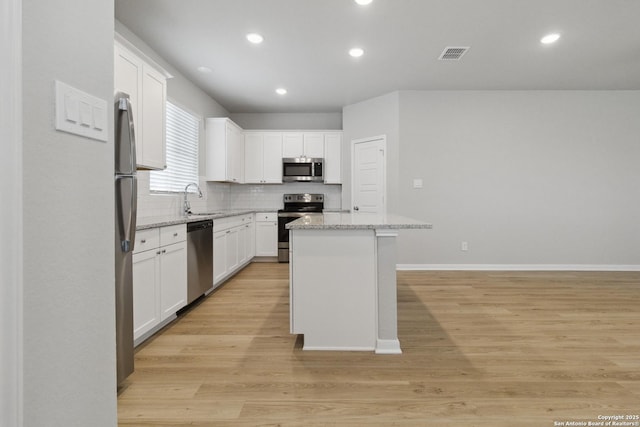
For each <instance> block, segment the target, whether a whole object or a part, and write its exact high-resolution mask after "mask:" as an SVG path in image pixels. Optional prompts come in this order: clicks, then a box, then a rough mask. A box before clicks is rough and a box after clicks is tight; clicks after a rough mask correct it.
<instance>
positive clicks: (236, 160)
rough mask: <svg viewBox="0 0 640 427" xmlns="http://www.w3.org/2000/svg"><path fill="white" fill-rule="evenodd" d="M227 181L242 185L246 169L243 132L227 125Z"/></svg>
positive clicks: (230, 124)
mask: <svg viewBox="0 0 640 427" xmlns="http://www.w3.org/2000/svg"><path fill="white" fill-rule="evenodd" d="M226 142H227V171H228V176H227V180H228V181H231V182H235V183H241V182H242V181H243V179H242V173H243V169H244V167H243V166H244V165H243V164H242V163H244V156H243V154H244V136H243V135H242V130H241V129H239V128H238V127H236V126H234V125H233V124H232V123H229V122H228V123H227V141H226Z"/></svg>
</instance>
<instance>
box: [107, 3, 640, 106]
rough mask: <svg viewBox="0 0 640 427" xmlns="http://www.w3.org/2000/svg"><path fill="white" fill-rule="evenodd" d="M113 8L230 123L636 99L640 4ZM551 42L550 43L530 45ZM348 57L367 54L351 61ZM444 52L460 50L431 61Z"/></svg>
mask: <svg viewBox="0 0 640 427" xmlns="http://www.w3.org/2000/svg"><path fill="white" fill-rule="evenodd" d="M115 4H116V9H115V11H116V18H117V19H118V20H119V21H120V22H122V23H123V24H124V25H125V26H126V27H128V28H129V29H130V30H131V31H132V32H134V33H135V34H136V35H138V36H139V37H140V38H141V39H142V40H144V41H145V42H146V43H147V44H148V45H149V46H151V47H152V48H153V49H154V50H155V51H156V52H157V53H158V54H159V55H160V56H162V57H163V58H164V59H165V60H167V61H168V62H169V63H171V64H172V65H173V66H175V68H176V69H177V70H179V71H180V72H181V73H182V74H184V75H185V76H186V77H187V78H188V79H189V80H191V81H193V82H194V83H195V84H196V85H197V86H199V87H200V88H202V89H203V90H204V91H205V92H207V93H208V94H210V95H211V96H212V97H213V98H214V99H215V100H216V101H218V102H219V103H220V104H221V105H223V106H224V107H225V108H226V109H227V110H229V111H230V112H232V113H252V112H253V113H256V112H259V113H264V112H339V111H342V107H343V106H344V105H349V104H353V103H356V102H359V101H362V100H365V99H369V98H372V97H375V96H379V95H383V94H386V93H389V92H393V91H396V90H411V89H416V90H474V89H477V90H518V89H522V90H538V89H588V90H600V89H602V90H604V89H640V21H639V18H640V1H639V0H536V1H532V0H373V2H372V3H371V4H370V5H368V6H359V5H357V4H356V3H355V2H354V1H353V0H116V1H115ZM250 32H257V33H260V34H261V35H262V36H264V42H263V43H262V44H260V45H253V44H251V43H249V42H248V41H247V39H246V38H245V36H246V34H247V33H250ZM551 32H557V33H559V34H561V38H560V40H559V41H558V42H557V43H555V44H552V45H543V44H542V43H540V38H541V37H542V36H544V35H546V34H548V33H551ZM354 46H359V47H361V48H363V49H364V50H365V54H364V55H363V56H362V57H360V58H352V57H350V56H349V55H348V53H347V52H348V50H349V49H350V48H352V47H354ZM449 46H469V47H470V49H469V50H468V52H467V53H466V54H465V55H464V56H463V57H462V58H461V59H460V60H459V61H439V60H438V57H439V56H440V54H441V52H442V51H443V50H444V49H445V48H446V47H449ZM200 66H206V67H209V68H210V69H211V70H212V71H211V72H210V73H208V74H205V73H201V72H199V71H198V70H197V68H198V67H200ZM278 87H284V88H286V89H287V90H288V93H287V94H286V95H284V96H281V95H277V94H276V93H275V89H276V88H278Z"/></svg>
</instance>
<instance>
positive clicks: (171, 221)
mask: <svg viewBox="0 0 640 427" xmlns="http://www.w3.org/2000/svg"><path fill="white" fill-rule="evenodd" d="M277 210H278V209H238V210H219V211H215V212H209V213H202V214H191V215H189V216H187V217H184V216H177V215H173V216H152V217H143V218H138V220H137V224H136V230H145V229H148V228H156V227H166V226H168V225H176V224H186V223H188V222H195V221H202V220H205V219H213V220H216V219H220V218H227V217H230V216H238V215H246V214H251V213H256V212H276V211H277Z"/></svg>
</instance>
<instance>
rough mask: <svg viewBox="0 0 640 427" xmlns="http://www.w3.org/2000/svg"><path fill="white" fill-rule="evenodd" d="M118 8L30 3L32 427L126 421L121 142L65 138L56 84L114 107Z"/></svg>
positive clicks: (27, 186) (74, 0) (26, 35)
mask: <svg viewBox="0 0 640 427" xmlns="http://www.w3.org/2000/svg"><path fill="white" fill-rule="evenodd" d="M113 7H114V5H113V1H110V0H107V1H105V0H50V1H46V2H42V1H32V0H25V1H24V2H23V10H22V12H23V70H24V71H23V84H24V86H23V116H24V126H23V153H22V154H23V161H24V165H23V173H24V177H23V183H22V186H23V200H24V216H23V223H24V425H25V426H29V427H40V426H78V427H80V426H82V427H84V426H88V425H91V426H105V427H106V426H115V425H116V422H117V421H116V364H115V359H116V356H115V313H114V311H115V309H114V307H115V301H114V299H115V295H114V294H115V291H114V289H115V286H114V255H113V254H114V241H113V236H114V214H113V212H114V203H113V135H112V132H110V135H109V141H108V142H99V141H95V140H90V139H87V138H83V137H79V136H75V135H70V134H67V133H63V132H57V131H55V130H54V98H53V94H54V80H56V79H58V80H60V81H63V82H65V83H68V84H70V85H71V86H74V87H76V88H78V89H80V90H82V91H85V92H88V93H90V94H92V95H94V96H97V97H99V98H101V99H104V100H107V101H108V102H109V105H111V104H112V99H113V25H114V24H113ZM109 123H113V113H112V111H111V109H109ZM3 351H4V349H3Z"/></svg>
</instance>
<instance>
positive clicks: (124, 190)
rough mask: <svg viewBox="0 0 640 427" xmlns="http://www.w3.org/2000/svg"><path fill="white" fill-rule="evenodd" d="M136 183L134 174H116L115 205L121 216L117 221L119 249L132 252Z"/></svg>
mask: <svg viewBox="0 0 640 427" xmlns="http://www.w3.org/2000/svg"><path fill="white" fill-rule="evenodd" d="M137 193H138V184H137V178H136V176H135V175H118V176H116V203H117V205H118V206H116V208H117V210H116V212H118V214H119V215H121V218H118V221H117V223H118V224H119V225H120V230H118V233H119V236H120V249H121V250H122V252H124V253H127V252H132V251H133V248H134V243H135V235H136V216H137V211H138V209H137V197H138V194H137Z"/></svg>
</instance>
